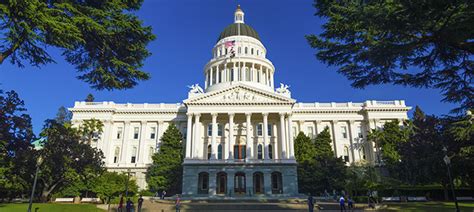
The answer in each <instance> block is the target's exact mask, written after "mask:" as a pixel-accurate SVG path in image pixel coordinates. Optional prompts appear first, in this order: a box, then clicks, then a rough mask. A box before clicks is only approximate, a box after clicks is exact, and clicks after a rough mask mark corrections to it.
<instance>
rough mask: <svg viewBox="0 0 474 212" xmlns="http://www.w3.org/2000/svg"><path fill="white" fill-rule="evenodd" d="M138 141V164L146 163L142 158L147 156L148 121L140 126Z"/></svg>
mask: <svg viewBox="0 0 474 212" xmlns="http://www.w3.org/2000/svg"><path fill="white" fill-rule="evenodd" d="M139 139H140V140H138V151H137V163H144V162H145V161H144V158H145V157H142V156H143V155H144V154H145V149H146V148H145V143H146V139H147V137H146V121H142V122H141V126H140V136H139Z"/></svg>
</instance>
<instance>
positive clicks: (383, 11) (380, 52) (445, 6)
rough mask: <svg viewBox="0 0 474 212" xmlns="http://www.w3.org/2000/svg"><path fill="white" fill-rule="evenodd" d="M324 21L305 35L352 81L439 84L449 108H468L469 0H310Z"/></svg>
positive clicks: (473, 7) (473, 91)
mask: <svg viewBox="0 0 474 212" xmlns="http://www.w3.org/2000/svg"><path fill="white" fill-rule="evenodd" d="M314 7H315V8H316V10H317V12H316V15H317V16H319V17H321V18H324V19H326V20H327V22H326V23H325V24H324V25H323V27H322V28H323V32H322V33H321V34H319V35H307V36H306V38H307V40H308V42H309V44H310V45H311V46H312V47H313V48H315V49H317V53H316V57H317V58H318V59H319V60H321V61H323V62H325V63H327V64H329V65H333V66H337V67H339V70H338V72H339V73H341V74H343V75H344V76H346V77H347V78H348V79H349V80H352V81H353V83H352V86H354V87H356V88H364V87H366V86H368V85H371V84H385V83H393V84H399V85H406V86H414V87H433V88H439V89H441V90H442V93H443V95H444V98H443V101H446V102H453V103H459V104H460V106H459V107H458V108H456V109H454V110H453V112H460V111H463V110H466V109H472V108H474V87H473V86H472V85H473V76H474V60H473V54H474V28H473V27H472V26H473V25H474V2H473V1H469V0H459V1H429V0H420V1H400V0H395V1H384V0H379V1H337V0H315V4H314Z"/></svg>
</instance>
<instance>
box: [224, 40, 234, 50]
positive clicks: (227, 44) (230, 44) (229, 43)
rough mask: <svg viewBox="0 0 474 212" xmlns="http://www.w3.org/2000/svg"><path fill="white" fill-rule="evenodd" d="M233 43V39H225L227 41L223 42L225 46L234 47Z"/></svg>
mask: <svg viewBox="0 0 474 212" xmlns="http://www.w3.org/2000/svg"><path fill="white" fill-rule="evenodd" d="M234 44H235V40H232V41H227V42H225V47H226V48H229V47H234Z"/></svg>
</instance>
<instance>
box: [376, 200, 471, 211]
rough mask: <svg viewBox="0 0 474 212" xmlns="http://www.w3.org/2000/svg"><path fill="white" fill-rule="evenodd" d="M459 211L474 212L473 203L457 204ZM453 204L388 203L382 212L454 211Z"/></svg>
mask: <svg viewBox="0 0 474 212" xmlns="http://www.w3.org/2000/svg"><path fill="white" fill-rule="evenodd" d="M459 208H460V209H461V211H466V212H467V211H468V212H473V211H474V202H462V203H459ZM455 209H456V207H455V206H454V202H411V203H390V204H388V209H385V210H383V211H386V212H392V211H404V212H412V211H413V212H415V211H416V212H424V211H426V212H428V211H429V212H437V211H440V212H441V211H442V212H444V211H455Z"/></svg>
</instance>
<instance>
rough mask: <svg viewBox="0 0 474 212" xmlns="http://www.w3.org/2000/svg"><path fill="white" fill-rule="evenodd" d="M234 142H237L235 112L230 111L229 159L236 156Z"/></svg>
mask: <svg viewBox="0 0 474 212" xmlns="http://www.w3.org/2000/svg"><path fill="white" fill-rule="evenodd" d="M213 131H214V130H213ZM234 143H235V139H234V114H233V113H229V138H228V148H227V151H228V152H229V154H228V158H227V159H229V160H232V158H233V157H234V154H235V152H233V150H234Z"/></svg>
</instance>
